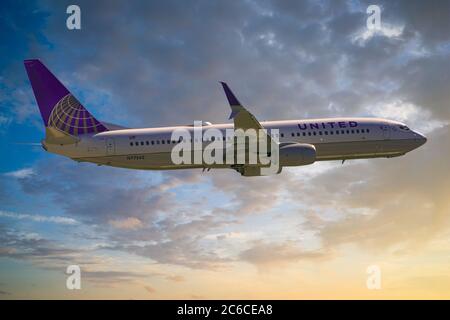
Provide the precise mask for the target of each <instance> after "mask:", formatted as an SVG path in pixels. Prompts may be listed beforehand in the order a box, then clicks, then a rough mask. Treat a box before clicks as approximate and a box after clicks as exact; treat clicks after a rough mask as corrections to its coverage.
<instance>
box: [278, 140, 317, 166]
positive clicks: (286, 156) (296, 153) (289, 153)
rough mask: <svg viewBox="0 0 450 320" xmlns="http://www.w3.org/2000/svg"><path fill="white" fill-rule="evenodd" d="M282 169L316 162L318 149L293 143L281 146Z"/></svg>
mask: <svg viewBox="0 0 450 320" xmlns="http://www.w3.org/2000/svg"><path fill="white" fill-rule="evenodd" d="M279 158H280V165H281V166H282V167H290V166H304V165H307V164H311V163H314V162H315V161H316V147H314V146H313V145H312V144H307V143H291V144H287V145H282V146H280V153H279Z"/></svg>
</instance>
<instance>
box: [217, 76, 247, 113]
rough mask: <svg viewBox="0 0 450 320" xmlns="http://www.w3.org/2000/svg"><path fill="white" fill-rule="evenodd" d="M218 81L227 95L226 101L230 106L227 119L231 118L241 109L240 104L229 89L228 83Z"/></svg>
mask: <svg viewBox="0 0 450 320" xmlns="http://www.w3.org/2000/svg"><path fill="white" fill-rule="evenodd" d="M220 83H221V84H222V87H223V90H224V91H225V95H226V96H227V99H228V103H229V104H230V107H231V114H230V117H229V118H228V119H233V118H234V117H235V116H236V115H237V114H238V113H239V111H241V109H242V107H241V106H242V105H241V103H240V102H239V100H238V99H237V98H236V96H235V95H234V93H233V92H232V91H231V89H230V88H229V87H228V85H227V84H226V83H225V82H222V81H221V82H220Z"/></svg>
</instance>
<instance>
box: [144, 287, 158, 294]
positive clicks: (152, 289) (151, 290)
mask: <svg viewBox="0 0 450 320" xmlns="http://www.w3.org/2000/svg"><path fill="white" fill-rule="evenodd" d="M144 289H145V291H147V292H148V293H155V292H156V290H155V289H154V288H152V287H150V286H144Z"/></svg>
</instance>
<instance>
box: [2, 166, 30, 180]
mask: <svg viewBox="0 0 450 320" xmlns="http://www.w3.org/2000/svg"><path fill="white" fill-rule="evenodd" d="M34 174H35V173H34V170H33V168H24V169H20V170H17V171H11V172H6V173H4V175H5V176H7V177H13V178H16V179H24V178H28V177H30V176H32V175H34Z"/></svg>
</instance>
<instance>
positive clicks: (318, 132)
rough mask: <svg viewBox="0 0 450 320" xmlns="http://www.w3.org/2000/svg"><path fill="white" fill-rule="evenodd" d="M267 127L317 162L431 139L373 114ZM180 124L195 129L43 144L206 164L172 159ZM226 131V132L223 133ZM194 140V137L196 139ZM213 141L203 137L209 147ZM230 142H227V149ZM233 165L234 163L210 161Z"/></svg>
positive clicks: (109, 156) (140, 162)
mask: <svg viewBox="0 0 450 320" xmlns="http://www.w3.org/2000/svg"><path fill="white" fill-rule="evenodd" d="M261 125H262V126H263V127H264V128H265V129H267V130H272V129H278V130H279V136H278V137H277V138H278V139H279V142H280V143H291V142H295V143H307V144H311V145H314V146H315V148H316V152H317V157H316V160H317V161H322V160H345V159H360V158H375V157H395V156H400V155H403V154H405V153H406V152H409V151H411V150H413V149H415V148H417V147H419V146H421V145H422V144H424V143H425V141H426V138H425V137H424V136H422V135H421V134H419V133H417V132H415V131H412V130H410V129H408V128H407V127H406V126H405V125H404V124H402V123H399V122H396V121H391V120H386V119H374V118H330V119H311V120H287V121H267V122H261ZM211 128H214V129H218V130H220V131H222V132H225V131H226V129H232V128H233V124H215V125H212V124H208V125H206V126H203V130H206V129H211ZM176 129H185V130H187V131H190V132H193V130H194V128H193V126H174V127H162V128H146V129H120V130H112V131H106V132H102V133H98V134H95V135H81V136H79V137H78V138H79V141H78V142H77V143H74V144H68V145H55V144H49V143H47V142H46V141H45V140H44V141H43V146H44V148H45V149H46V150H48V151H49V152H53V153H57V154H61V155H64V156H67V157H70V158H72V159H74V160H76V161H88V162H93V163H97V164H102V165H110V166H116V167H124V168H133V169H155V170H159V169H183V168H202V167H203V168H204V167H208V166H207V165H205V164H181V165H176V164H174V163H173V162H172V160H171V151H172V148H173V147H174V146H175V145H176V144H177V143H178V141H174V140H172V133H173V131H174V130H176ZM224 136H225V133H224ZM192 142H194V141H192ZM208 143H210V142H208V141H203V142H201V143H200V144H196V145H197V146H198V145H200V148H204V147H205V146H206V145H207V144H208ZM225 147H226V141H224V148H225ZM210 167H224V168H225V167H230V165H220V166H210Z"/></svg>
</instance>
